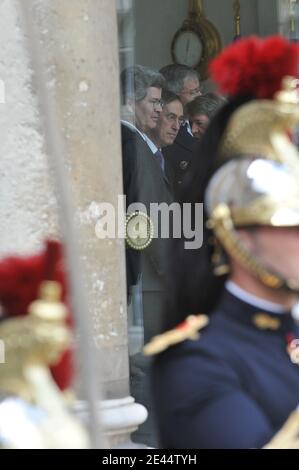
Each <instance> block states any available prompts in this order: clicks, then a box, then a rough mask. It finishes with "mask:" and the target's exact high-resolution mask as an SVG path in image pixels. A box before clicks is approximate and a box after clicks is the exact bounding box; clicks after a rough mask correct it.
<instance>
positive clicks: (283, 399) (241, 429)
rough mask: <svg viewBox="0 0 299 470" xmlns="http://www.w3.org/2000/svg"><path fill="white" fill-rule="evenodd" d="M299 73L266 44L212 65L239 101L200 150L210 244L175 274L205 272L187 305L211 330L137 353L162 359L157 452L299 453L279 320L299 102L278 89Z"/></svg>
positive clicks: (297, 207)
mask: <svg viewBox="0 0 299 470" xmlns="http://www.w3.org/2000/svg"><path fill="white" fill-rule="evenodd" d="M272 50H275V57H274V58H273V57H271V54H270V52H269V51H272ZM286 57H287V58H288V60H287V61H286V62H285V63H284V58H286ZM279 58H280V59H279ZM251 60H252V64H251ZM298 62H299V51H298V48H297V47H296V46H294V44H292V43H290V42H288V41H287V40H285V39H283V38H281V37H270V38H267V39H264V40H262V39H258V38H247V39H245V40H240V41H239V42H237V43H235V44H234V45H231V46H230V47H229V48H227V50H224V51H223V52H222V54H221V56H220V57H219V58H218V59H216V60H215V61H214V63H213V64H212V68H211V70H212V71H213V70H215V71H216V72H217V74H216V75H217V76H216V77H215V76H214V77H213V78H216V79H217V80H218V82H219V83H220V84H222V85H224V91H227V92H229V93H231V92H232V90H234V91H235V96H233V97H231V99H230V100H229V101H228V103H227V104H226V105H225V106H224V107H223V108H222V109H221V110H220V111H219V113H218V114H217V115H216V116H215V117H214V118H213V119H212V120H211V123H210V126H209V127H208V129H207V131H206V133H205V135H204V136H203V138H202V141H201V158H202V159H203V160H204V162H205V164H206V167H207V169H206V172H205V173H203V174H201V181H202V183H201V187H200V188H199V189H198V194H199V195H202V196H203V197H204V202H205V209H206V214H207V217H208V224H207V229H209V230H210V232H209V233H208V235H210V238H211V240H210V245H209V244H208V243H205V244H204V245H203V247H202V248H201V251H200V250H199V251H200V253H201V259H196V260H195V261H194V262H193V264H192V263H191V262H190V263H189V271H188V269H184V271H183V272H184V275H185V273H188V272H189V273H190V277H194V278H196V279H197V277H196V270H197V267H198V266H199V269H198V271H199V270H201V271H202V276H201V277H200V279H199V282H198V285H197V286H196V287H195V288H194V297H195V298H198V302H197V304H196V305H197V307H196V309H197V308H198V309H199V310H198V311H199V312H201V311H203V312H204V313H210V316H209V318H210V321H209V324H208V325H207V326H205V328H204V329H203V330H202V331H200V337H199V338H198V339H194V332H195V330H194V328H195V327H196V326H197V327H198V328H201V326H203V325H205V323H203V324H200V322H199V317H195V316H194V317H190V318H189V319H187V320H186V322H184V323H183V324H180V325H179V327H176V328H174V329H173V330H171V329H170V331H168V332H167V333H165V334H164V335H160V336H159V337H157V338H155V339H153V340H152V342H151V343H150V344H149V345H147V346H146V348H145V353H146V354H157V353H160V354H159V355H158V356H157V357H156V358H155V359H154V362H153V368H152V393H153V398H154V399H153V401H154V403H155V409H156V418H157V422H158V429H159V434H160V442H161V445H162V446H163V447H167V448H199V449H209V448H261V447H268V448H269V447H272V448H280V446H283V447H288V448H294V447H295V448H299V437H298V436H299V409H298V410H297V411H295V410H296V409H297V407H298V404H299V354H298V352H299V348H298V345H299V327H298V325H297V324H296V323H295V319H294V318H293V316H292V314H291V313H290V312H286V311H283V308H286V307H283V306H286V305H294V302H295V301H296V299H297V301H298V299H299V270H298V269H297V267H298V263H299V258H297V256H298V253H299V251H298V250H299V184H298V181H299V154H298V150H297V149H296V147H295V145H293V143H292V142H291V139H290V138H289V136H290V134H291V132H292V131H293V130H294V129H295V127H296V126H298V124H299V108H298V104H299V93H298V89H297V88H296V87H297V82H298V80H296V79H294V78H292V77H287V78H285V77H286V76H290V75H292V76H293V77H296V74H297V72H298ZM260 63H263V64H264V68H263V69H262V70H261V68H260V66H259V64H260ZM277 63H279V66H278V65H277ZM248 64H249V65H248ZM270 70H271V74H272V71H274V70H275V73H276V74H277V76H276V75H275V76H273V74H272V75H271V76H269V75H268V71H270ZM230 77H231V78H230ZM244 84H245V86H246V89H245V90H244ZM260 98H262V99H260ZM194 181H196V179H195V180H194ZM198 181H200V180H198ZM193 186H196V185H193ZM193 199H194V200H196V199H195V198H193V197H192V198H190V200H193ZM197 200H198V201H201V200H202V199H197ZM288 241H289V245H286V246H285V247H284V245H285V243H287V242H288ZM212 245H213V248H212ZM288 249H289V250H291V251H290V253H291V254H290V255H289V254H288V251H287V250H288ZM189 258H190V259H189V261H191V258H192V256H191V257H189ZM201 261H202V262H201ZM209 273H211V276H210V274H209ZM224 273H226V276H227V277H226V278H223V281H221V283H217V282H216V276H219V275H221V276H222V275H223V274H224ZM208 274H209V277H208ZM218 279H219V278H218ZM177 285H179V284H178V283H177ZM206 292H208V294H209V295H208V296H209V297H213V299H210V298H209V299H205V297H204V295H205V293H206ZM253 294H254V295H253ZM214 299H215V302H210V303H209V302H206V300H209V301H210V300H214ZM266 299H268V301H266ZM269 300H270V301H271V302H269ZM204 302H206V305H208V304H209V305H210V306H212V305H213V307H210V308H211V309H212V311H211V312H210V311H205V310H202V307H201V306H203V305H204ZM274 302H278V304H275V303H274ZM191 304H192V302H191V303H190V305H191ZM193 305H195V304H193ZM215 305H216V307H215ZM166 314H167V315H168V317H170V312H166ZM196 318H197V320H196V321H198V322H199V323H198V324H196V321H195V319H196ZM206 321H207V318H205V322H206ZM289 416H290V418H289ZM290 423H291V425H290ZM290 428H291V430H292V432H291V433H289V430H290Z"/></svg>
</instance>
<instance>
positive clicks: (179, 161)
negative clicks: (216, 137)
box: [160, 64, 201, 202]
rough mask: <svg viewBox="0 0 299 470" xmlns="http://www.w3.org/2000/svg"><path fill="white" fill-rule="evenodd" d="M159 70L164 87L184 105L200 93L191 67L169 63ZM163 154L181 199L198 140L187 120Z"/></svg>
mask: <svg viewBox="0 0 299 470" xmlns="http://www.w3.org/2000/svg"><path fill="white" fill-rule="evenodd" d="M160 72H161V74H162V75H163V77H164V78H165V80H166V88H167V89H168V90H169V91H171V92H173V93H175V94H176V95H178V97H179V98H180V100H181V102H182V104H183V106H184V107H185V106H186V105H187V104H188V103H190V102H192V101H193V100H194V99H195V98H196V97H197V96H200V95H201V87H200V81H199V76H198V73H197V72H196V71H195V70H194V69H192V68H191V67H188V66H186V65H181V64H170V65H166V66H165V67H163V68H162V69H161V70H160ZM164 154H165V158H166V161H167V163H168V165H169V167H172V172H173V175H174V179H173V187H174V193H175V199H176V200H178V201H181V192H182V186H183V182H184V179H185V177H186V173H187V171H188V172H190V171H192V160H193V158H197V157H198V142H197V140H196V139H195V138H194V136H193V134H192V130H191V126H190V123H189V121H188V120H186V121H185V124H184V126H182V127H181V129H180V131H179V133H178V135H177V138H176V139H175V141H174V143H173V145H171V146H170V147H168V148H166V149H165V152H164ZM182 202H183V201H182Z"/></svg>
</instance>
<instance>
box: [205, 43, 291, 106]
mask: <svg viewBox="0 0 299 470" xmlns="http://www.w3.org/2000/svg"><path fill="white" fill-rule="evenodd" d="M298 59H299V46H298V45H297V44H295V43H292V42H290V41H288V40H287V39H285V38H283V37H282V36H278V35H277V36H271V37H269V38H266V39H261V38H258V37H256V36H251V37H249V38H246V39H240V40H239V41H237V42H235V43H233V44H232V45H230V46H228V47H226V48H225V49H224V50H223V52H222V53H221V54H220V55H219V56H218V57H216V59H214V60H213V61H212V62H211V64H210V73H211V78H212V79H213V80H214V81H215V82H216V83H217V84H218V86H219V88H220V91H221V92H222V93H226V94H229V95H230V96H235V95H240V94H241V95H247V94H248V95H252V96H254V97H256V98H264V99H271V98H273V96H274V94H275V93H276V92H277V91H278V90H280V89H281V82H282V79H283V78H284V77H285V76H286V75H292V76H295V77H297V75H298Z"/></svg>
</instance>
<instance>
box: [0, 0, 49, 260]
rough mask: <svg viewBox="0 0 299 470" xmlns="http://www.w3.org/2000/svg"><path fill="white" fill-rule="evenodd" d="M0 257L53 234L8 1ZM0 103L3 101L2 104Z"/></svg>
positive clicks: (0, 72)
mask: <svg viewBox="0 0 299 470" xmlns="http://www.w3.org/2000/svg"><path fill="white" fill-rule="evenodd" d="M0 44H1V48H0V80H1V81H2V82H1V83H2V84H4V85H5V87H4V89H5V100H3V99H1V103H0V142H1V154H0V257H1V258H2V257H4V256H7V255H11V254H29V253H34V252H36V250H38V249H39V248H40V247H41V243H42V241H43V240H44V238H45V237H46V236H51V235H53V234H55V233H56V232H57V220H56V215H57V206H56V199H55V196H54V191H53V185H52V184H51V178H50V175H49V170H48V164H47V157H46V155H45V154H44V151H43V138H42V133H41V130H40V119H39V115H38V111H37V103H36V100H35V98H34V96H33V95H32V91H31V76H32V71H31V70H30V66H29V60H28V56H27V50H26V47H25V43H24V38H23V34H22V30H21V28H20V25H19V16H18V10H17V4H16V2H15V1H14V0H2V1H1V2H0ZM3 101H4V102H3Z"/></svg>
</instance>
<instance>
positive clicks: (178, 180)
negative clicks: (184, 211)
mask: <svg viewBox="0 0 299 470" xmlns="http://www.w3.org/2000/svg"><path fill="white" fill-rule="evenodd" d="M198 147H199V141H198V140H197V139H196V138H195V137H192V136H191V135H190V134H189V132H188V131H187V129H186V127H185V126H182V127H181V129H180V130H179V133H178V135H177V138H176V139H175V141H174V143H173V144H172V145H169V146H168V147H165V148H164V149H163V154H164V156H165V161H166V172H167V173H168V174H169V175H173V181H171V184H172V186H173V190H174V196H175V200H176V201H181V193H182V187H183V186H184V180H185V179H186V175H187V174H190V172H192V163H193V161H194V159H196V158H199V155H198ZM170 177H171V176H170Z"/></svg>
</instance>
